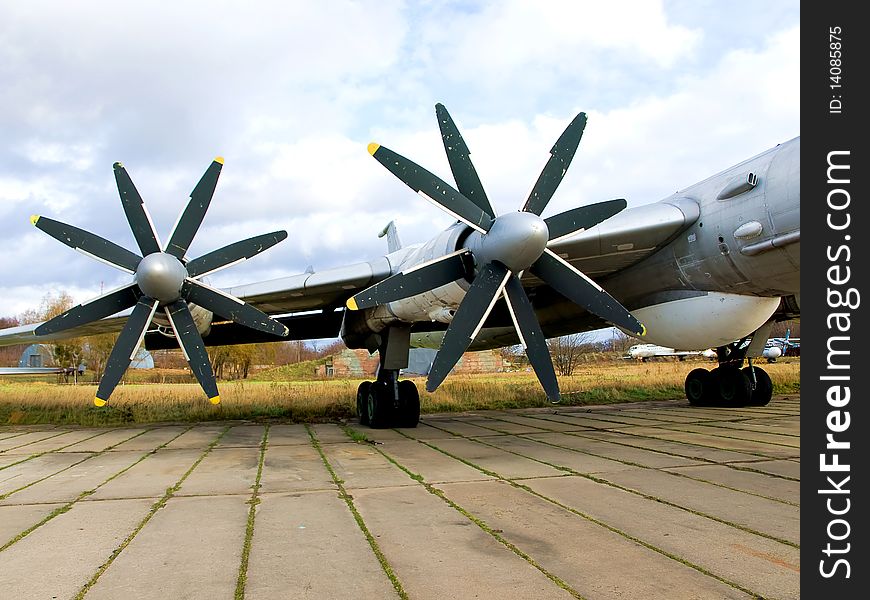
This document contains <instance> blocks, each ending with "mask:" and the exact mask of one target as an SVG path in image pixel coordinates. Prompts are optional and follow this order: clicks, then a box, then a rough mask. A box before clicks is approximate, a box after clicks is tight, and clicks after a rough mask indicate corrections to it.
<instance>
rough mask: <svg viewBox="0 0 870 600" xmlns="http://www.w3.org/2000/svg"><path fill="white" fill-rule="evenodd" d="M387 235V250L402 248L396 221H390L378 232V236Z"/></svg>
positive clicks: (392, 250)
mask: <svg viewBox="0 0 870 600" xmlns="http://www.w3.org/2000/svg"><path fill="white" fill-rule="evenodd" d="M384 236H387V251H388V252H395V251H396V250H401V249H402V240H400V239H399V232H398V231H397V230H396V222H395V221H390V222H389V223H387V226H386V227H384V228H383V229H382V230H381V232H380V233H379V234H378V237H379V238H382V237H384Z"/></svg>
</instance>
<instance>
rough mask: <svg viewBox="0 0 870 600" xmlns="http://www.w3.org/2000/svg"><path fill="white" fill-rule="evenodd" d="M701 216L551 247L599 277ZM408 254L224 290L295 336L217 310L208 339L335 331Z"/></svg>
mask: <svg viewBox="0 0 870 600" xmlns="http://www.w3.org/2000/svg"><path fill="white" fill-rule="evenodd" d="M698 214H699V209H698V205H697V204H696V203H695V202H694V201H691V200H688V199H679V200H676V201H668V202H657V203H654V204H647V205H644V206H639V207H635V208H631V209H626V210H624V211H622V212H621V213H619V214H617V215H615V216H613V217H611V218H610V219H608V220H606V221H604V222H602V223H600V224H599V225H596V226H595V227H592V228H591V229H588V230H586V231H582V232H580V233H578V234H575V235H572V236H569V237H567V238H565V239H563V240H560V241H557V242H556V243H555V244H554V245H553V250H554V252H556V253H557V254H559V255H560V256H561V257H562V258H565V259H566V260H567V261H568V262H570V263H571V264H573V265H574V266H575V267H577V268H578V269H580V270H581V271H583V272H584V273H586V274H587V275H589V276H590V277H592V278H593V279H597V278H600V277H605V276H607V275H611V274H613V273H615V272H617V271H620V270H622V269H624V268H627V267H629V266H631V265H633V264H635V263H637V262H639V261H641V260H643V259H644V258H645V257H647V256H649V255H650V254H652V253H653V252H654V251H655V250H656V249H657V248H659V247H661V246H663V245H664V244H666V243H668V242H669V241H671V240H672V239H673V238H674V237H675V236H676V235H678V234H679V233H680V232H681V231H683V230H684V229H686V228H687V227H689V226H690V225H691V224H692V223H694V222H695V220H697V218H698ZM408 249H410V247H409V248H408ZM404 254H405V253H398V254H397V253H393V254H390V255H389V256H387V257H381V258H378V259H376V260H373V261H370V262H359V263H355V264H351V265H343V266H339V267H335V268H332V269H326V270H323V271H317V272H313V273H302V274H299V275H292V276H289V277H282V278H278V279H273V280H270V281H262V282H257V283H250V284H246V285H238V286H233V287H230V288H225V290H224V291H226V292H228V293H229V294H232V295H233V296H235V297H237V298H240V299H242V300H244V301H245V302H247V303H248V304H250V305H252V306H254V307H255V308H258V309H259V310H261V311H263V312H264V313H266V314H268V315H273V316H275V315H285V316H281V317H278V319H277V320H278V321H280V322H282V323H284V324H285V325H287V326H288V327H289V328H290V335H289V336H288V337H287V338H276V337H275V336H271V335H268V334H262V335H255V334H252V333H250V332H248V333H244V332H243V331H242V329H243V328H241V327H240V326H238V325H236V324H235V323H232V322H229V321H222V320H220V317H219V316H216V317H215V322H214V323H212V328H211V332H210V333H209V334H208V335H207V336H205V337H204V341H205V343H206V345H209V346H211V345H222V344H233V343H238V341H234V340H239V341H241V340H244V341H263V342H266V341H278V340H280V339H285V340H292V339H317V338H328V337H336V336H337V335H338V331H339V328H340V325H341V313H340V311H338V312H337V311H336V309H339V308H341V307H343V306H344V302H345V301H346V300H347V298H349V297H350V296H352V295H354V294H356V293H357V292H360V291H362V290H364V289H366V288H367V287H369V286H371V285H374V284H375V283H377V282H379V281H381V280H383V279H386V278H387V277H389V276H390V275H391V274H393V273H394V272H396V270H397V267H398V263H399V261H400V260H401V258H403V257H404ZM394 263H395V264H394ZM539 283H540V282H539V280H537V279H536V278H535V277H534V276H532V275H528V276H526V277H524V278H523V284H524V285H525V286H527V287H529V286H534V285H538V284H539ZM129 314H130V311H129V310H126V311H124V312H121V313H118V314H117V315H113V316H111V317H108V318H105V319H101V320H99V321H96V322H93V323H88V324H86V325H81V326H78V327H75V328H71V329H68V330H65V331H61V332H58V333H55V334H49V335H46V336H36V335H35V334H34V333H33V330H34V329H35V328H36V327H37V326H38V325H39V323H35V324H32V325H22V326H20V327H13V328H8V329H3V330H0V346H9V345H14V344H33V343H45V342H52V341H57V340H62V339H70V338H75V337H82V336H91V335H99V334H103V333H117V332H119V331H121V329H122V328H123V327H124V324H125V323H126V320H127V316H128V315H129ZM161 337H167V336H161V335H160V334H158V333H153V332H149V333H148V334H147V335H146V337H145V342H146V347H147V348H149V349H158V348H168V347H177V344H176V342H175V340H174V338H172V337H167V339H166V340H162V339H161Z"/></svg>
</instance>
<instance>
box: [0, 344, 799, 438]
mask: <svg viewBox="0 0 870 600" xmlns="http://www.w3.org/2000/svg"><path fill="white" fill-rule="evenodd" d="M702 365H703V366H706V367H708V368H709V367H710V366H711V365H710V364H709V363H688V362H687V363H681V362H649V363H633V362H628V361H619V362H613V363H596V364H588V365H583V366H582V367H581V368H580V369H578V370H577V371H576V373H575V375H573V376H571V377H562V378H560V381H559V383H560V386H561V389H562V394H563V403H564V404H567V405H585V404H604V403H612V402H624V401H639V400H665V399H677V398H681V397H683V396H682V395H683V381H684V379H685V376H686V374H687V373H688V371H689V370H691V369H692V368H694V367H695V366H702ZM764 368H765V369H766V370H767V372H768V373H769V374H770V376H771V379H772V380H773V382H774V390H775V393H792V392H798V391H799V390H800V361H799V360H795V359H791V360H788V361H783V360H781V361H779V362H777V363H775V364H771V365H764ZM359 383H360V380H347V379H341V380H335V379H328V380H314V381H229V382H221V384H220V390H221V399H222V402H221V404H220V405H219V406H212V405H211V404H209V403H208V401H207V400H206V398H205V396H204V394H203V393H202V390H201V389H200V388H199V386H198V385H196V384H129V383H128V384H123V385H121V386H119V387H118V388H117V389H116V390H115V392H114V393H113V395H112V398H111V401H110V403H109V406H108V407H106V408H96V407H94V406H93V404H92V401H93V397H94V392H95V391H96V386H95V385H86V384H80V385H63V384H54V383H42V382H28V383H17V382H6V383H2V382H0V424H4V423H5V424H19V423H20V424H23V423H62V424H67V423H68V424H79V425H109V424H123V423H148V422H161V421H164V422H165V421H188V422H189V421H204V420H220V419H269V418H275V419H286V420H291V421H322V420H335V419H342V418H350V417H352V416H353V415H354V413H355V410H356V389H357V386H358V385H359ZM417 383H418V387H419V388H421V389H422V388H423V387H424V381H423V380H418V381H417ZM420 400H421V405H422V411H423V412H424V413H425V412H442V411H457V410H482V409H493V408H521V407H530V406H549V403H548V402H547V400H546V398H545V396H544V393H543V391H542V390H541V387H540V385H539V384H538V382H537V379H535V376H534V374H533V373H530V372H529V373H496V374H485V375H454V376H451V377H448V379H447V381H445V382H444V384H442V385H441V387H440V388H439V389H438V390H437V391H436V392H435V393H434V394H428V393H426V392H421V397H420Z"/></svg>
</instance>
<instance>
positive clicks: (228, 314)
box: [181, 278, 288, 337]
mask: <svg viewBox="0 0 870 600" xmlns="http://www.w3.org/2000/svg"><path fill="white" fill-rule="evenodd" d="M181 296H182V297H183V298H185V299H187V300H188V301H190V302H193V303H194V304H198V305H199V306H202V307H203V308H207V309H208V310H210V311H212V312H213V313H215V314H216V315H220V316H222V317H224V318H226V319H232V320H233V321H235V322H236V323H238V324H240V325H245V326H246V327H250V328H251V329H256V330H257V331H264V332H266V333H271V334H273V335H278V336H282V337H283V336H286V335H287V333H288V330H287V327H285V326H284V325H282V324H281V323H279V322H278V321H276V320H275V319H273V318H272V317H270V316H269V315H267V314H266V313H264V312H262V311H260V310H258V309H256V308H254V307H253V306H251V305H250V304H246V303H245V302H244V301H242V300H239V299H238V298H236V297H235V296H230V295H229V294H227V293H225V292H222V291H221V290H218V289H215V288H213V287H211V286H208V285H206V284H204V283H203V282H201V281H196V280H195V279H190V278H188V279H187V280H185V282H184V287H182V288H181Z"/></svg>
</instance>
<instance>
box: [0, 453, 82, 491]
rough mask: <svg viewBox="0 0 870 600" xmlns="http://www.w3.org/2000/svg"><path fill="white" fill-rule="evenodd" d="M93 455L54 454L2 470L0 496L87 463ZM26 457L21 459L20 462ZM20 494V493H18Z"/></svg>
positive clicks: (0, 474) (0, 473)
mask: <svg viewBox="0 0 870 600" xmlns="http://www.w3.org/2000/svg"><path fill="white" fill-rule="evenodd" d="M91 456H93V455H92V454H86V453H81V454H73V453H64V454H60V453H52V454H43V455H42V456H38V457H36V458H33V459H31V460H27V461H24V462H21V463H19V464H17V465H12V466H10V467H8V468H6V469H3V470H0V496H3V495H6V494H9V493H12V492H14V491H15V490H18V489H21V488H23V487H25V486H28V485H31V484H33V483H34V482H36V481H39V480H40V479H43V478H45V477H51V476H52V475H55V474H57V473H60V472H61V471H63V470H64V469H67V468H69V467H70V466H72V465H74V464H75V463H77V462H81V461H87V460H88V459H90V458H91ZM21 458H24V457H19V460H20V459H21ZM16 493H20V492H16Z"/></svg>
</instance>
